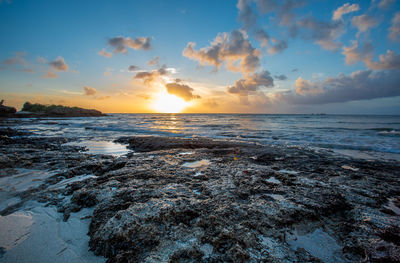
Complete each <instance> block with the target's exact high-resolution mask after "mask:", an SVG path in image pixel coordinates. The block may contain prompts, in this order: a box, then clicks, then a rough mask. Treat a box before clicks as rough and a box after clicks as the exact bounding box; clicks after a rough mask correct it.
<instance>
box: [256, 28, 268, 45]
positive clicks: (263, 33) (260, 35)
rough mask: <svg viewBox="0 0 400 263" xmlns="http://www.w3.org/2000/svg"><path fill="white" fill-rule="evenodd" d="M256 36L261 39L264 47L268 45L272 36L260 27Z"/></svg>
mask: <svg viewBox="0 0 400 263" xmlns="http://www.w3.org/2000/svg"><path fill="white" fill-rule="evenodd" d="M255 37H256V38H257V39H258V41H260V43H261V46H263V47H265V46H268V42H269V39H270V36H269V34H268V33H267V32H266V31H265V30H263V29H258V30H257V31H256V34H255Z"/></svg>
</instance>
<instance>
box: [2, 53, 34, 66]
mask: <svg viewBox="0 0 400 263" xmlns="http://www.w3.org/2000/svg"><path fill="white" fill-rule="evenodd" d="M25 56H26V53H25V52H16V53H15V56H14V57H12V58H8V59H5V60H3V64H5V65H9V66H11V65H24V66H28V65H29V63H28V62H27V61H26V60H25V58H24V57H25Z"/></svg>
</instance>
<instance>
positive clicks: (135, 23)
mask: <svg viewBox="0 0 400 263" xmlns="http://www.w3.org/2000/svg"><path fill="white" fill-rule="evenodd" d="M0 34H1V35H2V36H3V37H2V40H1V41H0V98H1V99H4V100H5V105H9V106H14V107H17V108H18V109H20V108H21V106H22V104H23V103H24V102H25V101H30V102H33V103H43V104H62V105H68V106H78V107H84V108H95V109H98V110H101V111H103V112H107V113H113V112H115V113H151V112H187V113H295V114H297V113H333V114H335V113H337V114H400V54H399V52H400V1H398V0H397V1H396V0H372V1H370V0H365V1H331V0H300V1H294V0H282V1H278V0H239V1H234V0H220V1H215V0H213V1H208V0H203V1H189V0H187V1H183V0H182V1H174V0H169V1H167V0H147V1H111V0H107V1H106V0H104V1H100V0H96V1H94V0H87V1H77V0H70V1H51V0H48V1H45V0H36V1H29V0H26V1H25V0H0Z"/></svg>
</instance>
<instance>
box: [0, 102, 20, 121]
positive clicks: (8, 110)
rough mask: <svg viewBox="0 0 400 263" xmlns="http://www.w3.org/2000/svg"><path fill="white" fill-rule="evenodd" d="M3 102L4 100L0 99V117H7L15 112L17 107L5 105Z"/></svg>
mask: <svg viewBox="0 0 400 263" xmlns="http://www.w3.org/2000/svg"><path fill="white" fill-rule="evenodd" d="M3 103H4V100H2V101H0V117H9V116H12V115H14V114H15V113H16V112H17V109H15V108H14V107H8V106H5V105H3Z"/></svg>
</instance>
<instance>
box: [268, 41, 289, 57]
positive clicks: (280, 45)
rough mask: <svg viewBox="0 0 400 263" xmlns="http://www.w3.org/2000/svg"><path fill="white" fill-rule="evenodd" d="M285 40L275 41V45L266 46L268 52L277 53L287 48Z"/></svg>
mask: <svg viewBox="0 0 400 263" xmlns="http://www.w3.org/2000/svg"><path fill="white" fill-rule="evenodd" d="M287 47H288V45H287V42H286V41H284V40H278V41H275V45H273V46H271V47H269V48H268V53H270V54H277V53H282V52H283V51H284V50H285V49H287Z"/></svg>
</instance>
